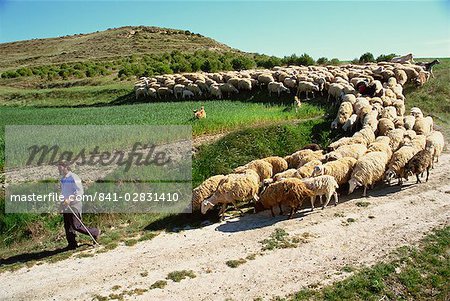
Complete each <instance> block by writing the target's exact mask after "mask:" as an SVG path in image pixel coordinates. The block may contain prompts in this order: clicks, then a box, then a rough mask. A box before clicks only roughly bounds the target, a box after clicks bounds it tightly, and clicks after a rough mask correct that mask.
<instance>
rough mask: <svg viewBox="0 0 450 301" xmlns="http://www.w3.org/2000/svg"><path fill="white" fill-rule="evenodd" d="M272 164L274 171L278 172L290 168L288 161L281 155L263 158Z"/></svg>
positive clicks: (274, 172)
mask: <svg viewBox="0 0 450 301" xmlns="http://www.w3.org/2000/svg"><path fill="white" fill-rule="evenodd" d="M262 160H264V161H266V162H268V163H270V164H271V165H272V173H273V174H277V173H280V172H282V171H285V170H286V169H288V163H287V162H286V160H284V159H283V158H281V157H277V156H271V157H267V158H264V159H262Z"/></svg>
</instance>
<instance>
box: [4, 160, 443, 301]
mask: <svg viewBox="0 0 450 301" xmlns="http://www.w3.org/2000/svg"><path fill="white" fill-rule="evenodd" d="M449 166H450V155H449V154H444V155H443V156H442V157H441V159H440V162H439V163H438V164H437V165H436V167H435V169H434V170H432V172H431V175H430V181H429V182H428V183H423V184H417V185H416V184H413V183H415V180H414V181H413V180H412V178H411V179H410V181H409V182H407V183H406V184H404V186H403V187H402V188H401V189H400V188H399V187H398V186H392V187H387V186H385V185H379V186H377V187H376V188H375V190H373V191H369V195H370V197H368V198H360V197H359V196H360V195H361V190H358V191H356V192H355V193H353V195H351V199H349V198H348V197H346V196H344V197H342V198H341V202H342V203H340V204H339V205H338V206H336V207H334V206H330V207H328V208H326V209H325V210H323V211H322V210H320V209H319V210H317V211H315V212H313V213H312V214H309V212H306V213H305V215H304V216H303V217H301V214H297V216H296V217H295V218H294V219H292V220H286V217H279V216H278V217H276V218H272V217H270V216H269V215H270V214H269V212H268V211H266V212H261V213H260V214H256V215H255V214H249V215H246V216H244V217H242V218H240V219H234V220H228V221H226V222H224V223H222V224H213V225H209V226H206V227H203V228H200V229H193V230H185V231H181V232H178V233H164V234H161V235H159V236H157V237H156V238H154V239H153V240H150V241H146V242H142V243H138V244H137V245H135V246H133V247H125V246H121V247H118V248H117V249H115V250H112V251H110V252H107V253H102V254H96V255H95V256H94V257H89V258H83V259H78V258H70V259H67V260H64V261H61V262H57V263H53V264H47V263H45V264H42V265H35V266H34V267H32V268H30V269H27V268H23V269H21V270H18V271H15V272H6V273H3V274H2V275H1V278H2V280H1V282H0V299H1V300H30V299H35V300H91V299H92V297H93V296H94V295H103V296H107V295H109V294H110V293H113V292H114V293H120V292H121V291H124V290H133V289H135V288H141V289H148V288H149V286H150V285H151V284H153V283H154V282H155V281H157V280H163V279H165V278H166V276H167V274H168V273H169V272H172V271H179V270H193V271H194V273H195V274H196V278H193V279H186V280H182V281H181V282H179V283H176V282H173V281H171V280H168V284H167V286H166V287H165V288H164V289H153V290H149V291H147V292H145V293H144V294H143V295H140V296H139V295H133V296H125V299H129V300H224V299H227V298H232V299H233V300H252V299H253V298H257V297H262V298H263V299H265V300H266V299H271V297H273V296H284V295H286V294H289V293H293V292H295V291H297V290H299V289H301V288H302V287H304V286H308V285H311V284H314V285H316V284H319V285H325V284H327V283H330V282H332V281H335V280H338V279H342V278H344V277H345V276H347V275H348V273H345V272H342V267H344V266H345V265H350V266H361V265H370V264H372V263H374V262H376V261H379V260H382V259H383V258H385V255H386V254H388V253H389V252H391V251H392V250H394V249H395V248H397V247H399V246H401V245H405V244H414V243H415V242H417V241H418V240H419V239H420V238H421V237H423V235H424V234H425V233H426V232H428V231H429V230H430V229H432V228H434V227H438V226H443V225H448V224H449V213H450V210H449V209H450V181H449V180H450V174H449V173H448V167H449ZM411 184H413V185H411ZM361 201H365V202H369V203H370V204H369V205H368V206H367V207H358V206H357V205H356V203H357V202H361ZM369 216H370V218H369ZM348 218H353V219H355V221H354V222H350V223H349V222H347V219H348ZM276 228H283V229H284V230H286V231H287V232H288V233H289V234H290V235H299V236H302V235H305V233H308V235H310V237H309V238H308V239H307V241H306V242H303V243H300V244H299V246H298V247H296V248H289V249H277V250H274V251H266V252H265V253H264V255H257V256H256V258H255V259H254V260H249V261H247V263H245V264H243V265H240V266H239V267H237V268H230V267H228V266H227V265H226V264H225V262H226V261H227V260H231V259H239V258H245V257H246V256H247V255H250V254H255V253H260V251H261V244H260V243H259V241H260V240H262V239H264V238H268V237H269V235H270V234H271V233H272V232H273V231H274V230H275V229H276ZM145 271H147V272H148V275H147V276H145V277H144V276H142V275H140V274H141V273H142V272H145ZM115 285H120V289H118V290H116V291H113V290H112V287H113V286H115Z"/></svg>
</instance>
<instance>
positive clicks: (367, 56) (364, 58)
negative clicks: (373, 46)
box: [359, 52, 375, 63]
mask: <svg viewBox="0 0 450 301" xmlns="http://www.w3.org/2000/svg"><path fill="white" fill-rule="evenodd" d="M359 62H360V63H370V62H375V58H374V57H373V54H372V53H370V52H366V53H364V54H363V55H361V56H360V58H359Z"/></svg>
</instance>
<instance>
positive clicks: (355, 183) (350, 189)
mask: <svg viewBox="0 0 450 301" xmlns="http://www.w3.org/2000/svg"><path fill="white" fill-rule="evenodd" d="M348 185H349V187H348V194H350V193H352V192H353V191H354V190H355V189H356V188H357V187H359V186H362V184H361V182H359V181H358V180H356V179H353V178H352V179H350V181H348Z"/></svg>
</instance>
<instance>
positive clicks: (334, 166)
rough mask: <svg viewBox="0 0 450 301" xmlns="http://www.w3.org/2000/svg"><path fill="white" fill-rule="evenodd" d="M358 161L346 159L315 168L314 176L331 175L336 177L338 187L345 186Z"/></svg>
mask: <svg viewBox="0 0 450 301" xmlns="http://www.w3.org/2000/svg"><path fill="white" fill-rule="evenodd" d="M357 161H358V160H356V159H355V158H351V157H344V158H339V159H337V160H336V161H330V162H327V163H325V164H323V165H317V166H315V167H314V171H313V173H312V176H313V177H316V176H319V175H330V176H333V177H334V179H335V180H336V182H337V183H338V185H344V184H345V183H347V182H348V180H349V179H350V176H351V173H352V170H353V166H354V165H355V164H356V162H357Z"/></svg>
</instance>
